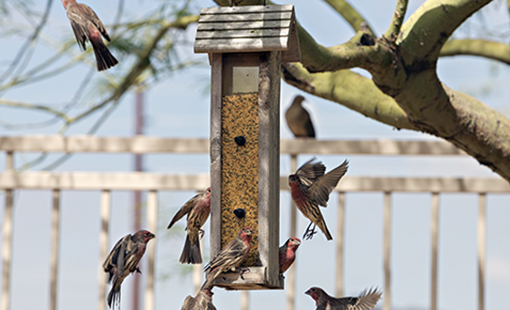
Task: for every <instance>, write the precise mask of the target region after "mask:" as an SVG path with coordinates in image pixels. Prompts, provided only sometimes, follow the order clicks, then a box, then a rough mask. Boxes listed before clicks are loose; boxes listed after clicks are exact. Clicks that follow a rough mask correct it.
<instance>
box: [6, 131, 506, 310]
mask: <svg viewBox="0 0 510 310" xmlns="http://www.w3.org/2000/svg"><path fill="white" fill-rule="evenodd" d="M280 150H281V153H282V154H289V155H290V158H291V170H292V171H295V169H296V165H297V160H296V158H297V155H298V154H310V153H311V152H310V150H313V154H328V155H332V154H342V155H349V154H356V155H360V154H363V155H393V156H395V155H407V156H413V155H442V156H444V155H451V156H466V155H465V154H464V153H463V152H462V151H459V150H458V149H456V148H455V147H453V146H451V145H450V144H448V143H445V142H430V141H392V140H371V141H316V140H282V141H281V143H280ZM0 152H6V154H7V157H6V168H5V170H4V171H3V172H1V173H0V190H3V191H5V211H4V212H5V215H4V222H3V226H2V236H3V247H2V263H3V275H2V292H1V296H0V298H1V303H0V310H9V309H10V283H11V275H10V270H11V268H10V266H11V258H12V240H13V239H12V230H13V212H12V207H13V191H14V190H16V189H42V190H52V191H53V212H52V221H53V223H52V235H51V238H52V248H51V266H50V268H51V269H50V270H51V283H50V294H51V296H50V309H51V310H55V309H56V300H57V293H58V292H57V279H58V266H59V261H58V252H59V243H58V240H59V238H58V236H59V233H60V232H59V229H60V191H61V190H100V191H102V196H101V219H102V226H101V233H100V236H99V239H100V247H101V251H100V253H101V257H100V260H99V262H98V265H99V267H98V268H99V269H101V264H102V260H103V259H104V257H106V255H107V253H108V250H109V249H108V225H109V217H110V216H109V215H110V200H111V191H115V190H137V191H148V193H149V194H148V202H147V213H148V214H147V219H148V227H149V229H150V230H152V231H156V230H157V227H156V226H157V225H156V224H157V222H156V215H157V208H158V205H157V193H158V191H171V190H197V191H198V190H202V189H203V188H205V187H207V186H209V183H210V179H209V176H208V175H206V174H203V175H172V174H160V173H145V172H114V173H100V172H58V173H57V172H43V171H39V172H34V171H25V172H22V173H19V172H17V171H14V153H17V152H47V153H51V152H59V153H86V152H94V153H137V154H145V153H203V154H207V153H208V152H209V140H207V139H166V138H154V137H146V136H136V137H133V138H118V137H94V136H73V137H61V136H24V137H0ZM280 189H281V190H289V187H288V183H287V177H286V176H282V177H281V179H280ZM336 191H338V192H339V193H340V194H339V212H338V225H337V227H338V231H337V233H336V236H337V237H336V242H337V245H336V246H337V252H336V253H337V264H336V265H337V271H336V294H337V296H340V295H343V259H344V251H343V244H344V243H343V242H344V210H345V204H344V197H345V195H344V194H345V192H360V191H370V192H384V195H385V200H384V201H385V203H384V204H385V206H384V247H383V249H384V256H383V257H384V262H383V264H384V279H385V282H384V302H383V309H384V310H389V309H390V308H391V269H390V250H391V243H390V235H391V222H390V219H391V198H392V192H395V191H398V192H428V193H432V222H431V234H432V268H431V269H432V274H431V280H432V281H431V283H432V284H431V285H432V287H431V297H430V298H431V309H432V310H436V309H437V273H438V269H437V260H438V256H437V245H438V230H437V227H438V208H439V198H438V197H439V194H440V193H444V192H452V193H477V194H478V195H479V215H478V268H479V273H478V283H479V284H478V309H479V310H483V309H484V295H485V294H484V290H485V281H484V279H485V268H484V266H485V239H486V219H485V216H486V210H485V201H486V194H487V193H510V185H509V184H508V182H506V181H504V180H503V179H500V178H425V177H420V178H413V177H406V178H399V177H349V176H347V177H345V179H343V180H342V182H340V184H339V186H338V187H337V188H336ZM291 210H292V211H291V212H292V213H291V224H290V230H291V232H290V233H291V235H296V225H295V223H296V220H295V218H296V208H291ZM155 245H156V243H155V242H153V243H150V245H149V249H148V255H147V256H148V260H149V268H148V272H147V285H146V290H145V307H144V309H146V310H153V309H154V256H155ZM100 272H101V270H100ZM101 275H102V272H101ZM286 282H287V283H286V285H287V288H286V289H287V296H288V309H289V310H292V309H294V288H295V276H294V270H293V268H291V270H290V271H289V274H288V275H287V281H286ZM98 285H99V288H100V289H99V292H100V293H99V296H98V309H101V310H103V309H105V292H106V283H105V281H104V278H103V277H102V276H101V277H100V278H99V280H98Z"/></svg>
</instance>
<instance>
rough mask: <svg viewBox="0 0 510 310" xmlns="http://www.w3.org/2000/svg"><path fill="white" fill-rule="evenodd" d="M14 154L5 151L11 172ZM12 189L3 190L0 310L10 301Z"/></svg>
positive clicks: (3, 309)
mask: <svg viewBox="0 0 510 310" xmlns="http://www.w3.org/2000/svg"><path fill="white" fill-rule="evenodd" d="M13 170H14V154H13V152H7V158H6V161H5V171H6V172H13ZM12 209H13V190H12V189H6V190H5V215H4V223H3V225H2V226H3V227H2V234H3V236H4V240H3V245H2V265H3V268H2V271H3V272H2V298H1V301H0V310H9V309H10V306H11V305H10V303H11V261H12V239H13V236H12V230H13V214H12V213H13V210H12Z"/></svg>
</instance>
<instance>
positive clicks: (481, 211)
mask: <svg viewBox="0 0 510 310" xmlns="http://www.w3.org/2000/svg"><path fill="white" fill-rule="evenodd" d="M478 199H479V200H478V201H479V205H478V310H483V309H484V304H485V248H486V247H485V242H486V240H487V221H486V214H487V213H486V195H485V194H484V193H480V195H479V198H478Z"/></svg>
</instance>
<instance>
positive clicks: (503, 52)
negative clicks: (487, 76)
mask: <svg viewBox="0 0 510 310" xmlns="http://www.w3.org/2000/svg"><path fill="white" fill-rule="evenodd" d="M509 1H510V0H509ZM457 55H472V56H480V57H485V58H488V59H492V60H497V61H501V62H503V63H506V64H507V65H510V45H508V44H506V43H500V42H494V41H487V40H482V39H478V40H474V39H463V40H448V42H446V43H445V45H443V48H442V49H441V53H440V54H439V56H442V57H447V56H457Z"/></svg>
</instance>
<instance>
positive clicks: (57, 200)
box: [50, 189, 60, 310]
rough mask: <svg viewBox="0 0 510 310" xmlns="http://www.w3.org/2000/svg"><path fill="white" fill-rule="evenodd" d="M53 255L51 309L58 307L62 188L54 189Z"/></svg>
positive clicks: (54, 309)
mask: <svg viewBox="0 0 510 310" xmlns="http://www.w3.org/2000/svg"><path fill="white" fill-rule="evenodd" d="M51 218H52V225H51V257H50V265H51V267H50V270H51V271H50V275H51V280H50V310H56V309H57V280H58V252H59V246H60V244H59V239H60V190H58V189H56V190H53V211H52V213H51Z"/></svg>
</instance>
